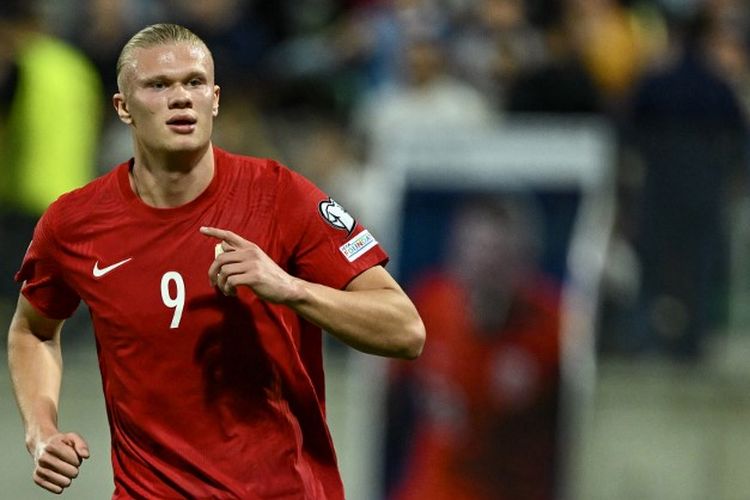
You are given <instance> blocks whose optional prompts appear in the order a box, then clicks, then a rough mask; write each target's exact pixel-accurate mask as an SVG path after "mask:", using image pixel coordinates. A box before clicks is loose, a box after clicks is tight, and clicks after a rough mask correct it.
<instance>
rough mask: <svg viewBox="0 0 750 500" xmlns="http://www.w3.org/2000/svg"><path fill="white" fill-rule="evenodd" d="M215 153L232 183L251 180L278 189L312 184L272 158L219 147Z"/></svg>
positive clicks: (258, 185) (266, 187)
mask: <svg viewBox="0 0 750 500" xmlns="http://www.w3.org/2000/svg"><path fill="white" fill-rule="evenodd" d="M215 155H216V161H217V162H218V163H219V164H220V165H221V167H223V168H225V169H226V171H227V172H228V174H229V176H228V177H229V179H230V182H232V183H243V182H249V183H252V184H253V185H255V186H256V187H258V188H265V189H274V190H277V191H285V190H286V189H287V188H294V187H298V186H302V187H308V186H312V183H311V182H310V181H308V180H307V179H306V178H305V177H303V176H302V175H300V174H298V173H297V172H295V171H293V170H292V169H291V168H289V167H287V166H286V165H284V164H282V163H281V162H279V161H277V160H274V159H271V158H258V157H254V156H246V155H238V154H233V153H229V152H227V151H224V150H222V149H219V148H215ZM221 167H220V168H221Z"/></svg>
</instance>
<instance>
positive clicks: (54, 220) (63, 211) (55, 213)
mask: <svg viewBox="0 0 750 500" xmlns="http://www.w3.org/2000/svg"><path fill="white" fill-rule="evenodd" d="M120 168H123V166H122V165H120V166H118V167H117V168H116V169H114V170H113V171H111V172H109V173H107V174H104V175H102V176H101V177H97V178H96V179H94V180H92V181H91V182H89V183H88V184H85V185H84V186H82V187H79V188H77V189H74V190H72V191H69V192H67V193H65V194H63V195H61V196H60V197H59V198H57V200H55V201H54V202H52V203H51V204H50V206H49V207H48V208H47V210H46V212H45V214H44V217H45V219H46V220H47V223H48V224H54V226H55V231H56V232H60V231H65V230H71V229H74V228H77V227H80V226H81V224H82V223H84V222H85V221H86V220H88V219H90V218H91V216H92V214H93V213H96V212H97V211H98V210H99V209H101V207H103V206H114V205H119V204H121V203H122V200H121V198H120V197H118V196H117V195H118V192H119V191H118V188H117V172H118V170H119V169H120Z"/></svg>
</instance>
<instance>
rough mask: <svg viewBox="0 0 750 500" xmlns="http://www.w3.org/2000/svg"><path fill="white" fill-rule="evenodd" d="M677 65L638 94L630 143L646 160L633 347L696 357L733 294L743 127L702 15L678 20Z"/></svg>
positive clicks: (646, 82) (651, 78)
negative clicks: (730, 225)
mask: <svg viewBox="0 0 750 500" xmlns="http://www.w3.org/2000/svg"><path fill="white" fill-rule="evenodd" d="M674 21H675V22H674V24H673V27H674V33H675V35H676V37H677V40H679V41H680V47H679V50H678V57H677V58H676V60H675V61H674V62H673V64H671V65H669V66H668V67H666V68H665V69H664V70H662V71H659V72H656V73H655V74H652V75H650V76H648V77H647V78H645V79H644V81H643V82H642V83H641V84H640V85H639V86H638V89H637V91H636V93H635V100H634V104H633V107H632V111H633V117H632V118H633V119H632V123H631V126H632V127H631V128H632V138H633V140H634V145H635V148H636V150H637V152H638V153H639V155H640V157H641V158H642V160H643V163H644V165H645V178H644V184H643V188H642V194H641V202H640V213H639V214H638V222H639V224H638V229H637V231H638V233H637V237H636V238H637V241H636V248H637V250H638V254H639V257H640V260H641V264H642V269H643V282H642V290H641V298H640V301H639V302H640V306H639V307H640V322H639V323H640V325H639V328H638V334H637V335H635V336H634V337H633V338H631V339H629V344H630V345H629V349H630V350H634V351H636V352H640V351H657V352H665V353H669V354H672V355H674V356H676V357H678V358H681V359H694V358H696V357H697V356H699V355H700V353H701V350H702V346H703V342H704V340H705V338H706V337H707V335H708V334H709V333H710V332H711V331H712V330H714V329H715V328H717V327H718V326H721V324H722V322H723V320H724V315H725V311H724V307H725V305H726V299H727V291H728V290H727V272H728V269H727V265H728V261H729V255H728V232H727V228H726V227H725V224H724V217H723V212H724V208H725V205H726V202H727V198H726V193H727V191H726V188H727V186H728V184H729V183H730V180H731V179H732V177H733V175H734V174H736V173H737V172H739V171H740V170H741V169H744V168H745V167H744V164H745V158H744V155H745V130H746V123H745V118H744V116H743V113H742V110H741V107H740V104H739V102H738V99H737V96H736V95H735V94H734V92H733V90H732V88H731V86H730V85H729V84H728V82H727V81H726V80H725V79H724V78H722V76H721V74H720V73H719V72H718V71H717V70H716V69H715V67H714V66H713V64H712V63H711V62H710V61H709V60H708V54H709V53H710V52H709V48H710V45H709V43H708V42H709V41H710V40H711V39H712V36H711V34H712V32H713V30H714V29H715V28H716V25H715V24H713V22H712V19H711V18H710V17H708V16H707V15H706V12H703V11H702V12H699V13H697V14H696V15H695V16H693V17H691V18H688V19H675V20H674Z"/></svg>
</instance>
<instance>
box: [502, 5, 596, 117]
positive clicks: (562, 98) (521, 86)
mask: <svg viewBox="0 0 750 500" xmlns="http://www.w3.org/2000/svg"><path fill="white" fill-rule="evenodd" d="M567 28H568V27H567V25H566V24H565V23H563V22H562V19H561V18H560V17H559V16H554V15H550V16H549V17H548V18H547V24H545V27H544V42H545V46H546V50H545V54H546V60H545V61H544V63H541V64H539V65H537V66H535V67H531V68H529V69H527V70H526V71H522V72H520V74H519V75H518V76H517V78H515V79H514V80H513V82H512V83H511V84H510V86H509V89H508V95H507V99H506V111H509V112H540V113H560V114H568V113H598V112H601V111H603V106H602V101H601V99H602V98H601V95H600V92H599V89H598V88H597V86H596V84H595V82H594V81H593V79H592V78H591V75H590V73H589V72H588V71H587V70H586V68H585V66H584V64H583V61H582V59H581V54H580V51H579V50H577V48H576V46H575V45H574V44H573V42H572V39H571V37H570V36H569V33H568V31H567Z"/></svg>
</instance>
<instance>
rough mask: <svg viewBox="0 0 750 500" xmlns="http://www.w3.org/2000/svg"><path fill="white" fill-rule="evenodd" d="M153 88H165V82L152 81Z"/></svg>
mask: <svg viewBox="0 0 750 500" xmlns="http://www.w3.org/2000/svg"><path fill="white" fill-rule="evenodd" d="M150 86H151V88H154V89H163V88H164V87H165V85H164V82H151V85H150Z"/></svg>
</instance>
